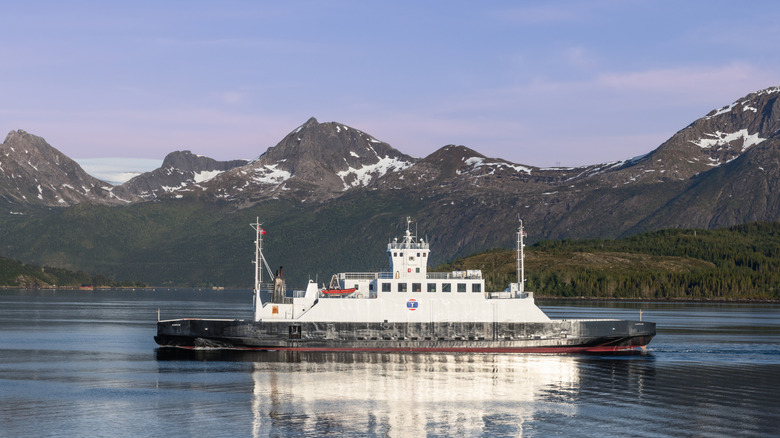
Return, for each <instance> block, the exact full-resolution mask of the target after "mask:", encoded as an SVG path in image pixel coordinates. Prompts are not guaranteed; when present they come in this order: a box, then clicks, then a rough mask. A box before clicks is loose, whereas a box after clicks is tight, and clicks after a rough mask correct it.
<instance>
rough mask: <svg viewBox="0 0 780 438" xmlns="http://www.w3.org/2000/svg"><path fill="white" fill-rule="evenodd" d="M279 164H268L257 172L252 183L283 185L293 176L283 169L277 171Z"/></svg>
mask: <svg viewBox="0 0 780 438" xmlns="http://www.w3.org/2000/svg"><path fill="white" fill-rule="evenodd" d="M277 166H279V164H278V163H277V164H266V165H265V166H262V167H260V168H258V169H256V170H255V172H254V176H253V177H252V181H254V182H256V183H259V184H281V183H283V182H285V181H287V180H288V179H290V178H291V177H292V174H291V173H290V172H288V171H286V170H283V169H277Z"/></svg>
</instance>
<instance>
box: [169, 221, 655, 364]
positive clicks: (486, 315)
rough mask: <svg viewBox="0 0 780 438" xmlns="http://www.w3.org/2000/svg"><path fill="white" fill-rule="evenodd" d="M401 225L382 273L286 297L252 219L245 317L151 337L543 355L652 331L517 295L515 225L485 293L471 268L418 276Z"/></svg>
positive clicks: (417, 249) (181, 325) (621, 342)
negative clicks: (496, 286) (506, 275)
mask: <svg viewBox="0 0 780 438" xmlns="http://www.w3.org/2000/svg"><path fill="white" fill-rule="evenodd" d="M411 224H412V221H411V220H410V219H409V218H407V221H406V231H405V235H404V236H403V237H402V239H401V240H400V241H399V240H398V239H393V240H392V241H391V242H389V243H388V244H387V250H386V251H387V258H388V264H389V269H388V270H386V271H381V272H343V273H338V274H335V275H334V276H333V278H332V279H331V281H330V283H329V285H327V286H326V287H322V288H320V287H318V285H317V284H316V283H315V282H313V281H310V282H309V283H308V285H307V287H306V289H305V290H301V291H292V292H291V293H289V294H288V293H287V291H286V287H285V283H284V280H283V276H282V272H281V268H280V270H279V271H277V273H276V274H273V273H272V272H271V269H270V267H269V265H268V263H267V262H266V260H265V257H264V255H263V251H262V244H263V235H264V234H265V230H264V229H263V228H262V227H261V224H260V222H259V220H258V221H257V222H256V223H254V224H252V227H253V229H254V230H255V233H256V236H257V238H256V241H255V287H254V306H255V312H254V321H243V320H193V319H186V320H171V321H160V322H158V336H157V337H156V338H155V339H156V340H157V342H158V344H159V345H160V346H161V347H166V346H179V347H187V348H195V347H217V348H253V349H266V350H275V349H282V350H328V351H335V350H360V351H507V352H515V351H517V352H520V351H542V352H544V351H617V350H625V349H632V348H636V347H644V346H645V345H647V343H648V342H649V341H650V339H652V337H653V336H654V335H655V324H654V323H649V322H641V321H640V322H636V321H619V320H557V321H554V320H550V318H548V317H547V315H545V314H544V312H542V310H541V309H540V308H539V307H537V306H536V304H535V303H534V297H533V293H532V292H526V291H525V287H524V283H525V278H524V275H525V273H524V265H523V248H524V242H523V238H524V237H525V232H524V230H523V225H522V221H521V222H520V226H519V228H518V231H517V282H516V283H512V284H510V286H509V287H508V288H507V289H506V290H504V291H499V292H492V291H487V290H486V288H485V280H484V278H483V277H482V272H481V271H480V270H466V271H451V272H428V258H429V255H430V247H429V243H428V242H426V241H425V240H423V239H420V238H418V237H417V235H416V233H414V234H413V233H412V230H411ZM264 270H265V271H267V273H268V275H269V278H270V279H271V280H272V281H271V282H269V283H264V282H263V271H264ZM264 297H265V300H264V299H263V298H264Z"/></svg>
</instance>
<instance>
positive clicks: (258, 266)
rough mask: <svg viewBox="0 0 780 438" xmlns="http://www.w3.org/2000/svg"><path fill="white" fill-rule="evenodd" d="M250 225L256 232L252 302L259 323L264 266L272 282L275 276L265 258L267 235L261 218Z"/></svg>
mask: <svg viewBox="0 0 780 438" xmlns="http://www.w3.org/2000/svg"><path fill="white" fill-rule="evenodd" d="M249 225H250V226H251V227H252V229H253V230H255V261H254V264H255V286H254V292H255V293H254V297H253V300H252V301H253V307H254V310H255V321H259V318H260V309H262V307H263V301H262V299H261V297H260V290H261V289H262V284H263V266H265V268H266V269H267V270H268V275H270V276H271V279H272V280H273V274H271V268H270V267H269V266H268V262H266V261H265V257H264V256H263V234H265V230H264V229H263V228H262V226H261V224H260V218H259V217H258V218H257V219H256V220H255V223H253V224H249Z"/></svg>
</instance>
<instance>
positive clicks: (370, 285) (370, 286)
mask: <svg viewBox="0 0 780 438" xmlns="http://www.w3.org/2000/svg"><path fill="white" fill-rule="evenodd" d="M368 290H370V291H371V290H374V283H371V284H369V285H368Z"/></svg>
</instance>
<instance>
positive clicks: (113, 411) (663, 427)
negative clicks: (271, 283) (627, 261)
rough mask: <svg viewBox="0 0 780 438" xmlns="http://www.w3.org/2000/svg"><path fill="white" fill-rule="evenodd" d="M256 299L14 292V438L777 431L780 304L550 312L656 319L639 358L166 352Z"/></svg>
mask: <svg viewBox="0 0 780 438" xmlns="http://www.w3.org/2000/svg"><path fill="white" fill-rule="evenodd" d="M249 304H251V294H250V292H248V291H226V292H211V291H209V292H197V291H157V292H147V291H144V292H116V291H105V292H104V291H100V292H97V291H96V292H80V291H12V290H5V291H3V290H0V436H3V437H16V436H36V437H37V436H47V437H48V436H63V437H73V436H150V437H151V436H154V437H168V436H210V437H219V436H231V437H245V436H398V437H401V436H403V437H407V436H426V435H428V436H542V437H546V436H556V435H557V436H566V437H569V436H588V437H592V436H621V437H623V436H641V437H652V436H778V434H780V306H778V305H725V304H658V303H641V304H640V303H631V304H626V303H555V302H542V303H541V304H542V307H543V308H544V310H545V311H546V312H547V313H548V314H549V315H550V316H552V317H558V318H562V317H603V316H609V317H618V318H632V319H636V318H638V317H639V309H640V308H641V309H642V310H643V318H644V319H646V320H649V321H655V322H657V323H658V335H657V336H656V338H655V339H654V340H653V342H652V343H651V344H650V348H649V351H648V353H647V354H644V355H630V356H619V357H609V356H584V355H575V356H558V355H479V354H475V355H450V354H286V355H285V354H282V353H274V352H268V353H248V354H246V353H245V354H230V355H226V354H223V353H215V352H210V353H205V352H201V353H193V354H178V353H177V354H168V353H166V352H164V351H158V350H157V349H156V345H155V344H154V341H153V339H152V336H153V335H154V333H155V321H156V319H157V309H158V308H159V309H161V312H162V317H163V318H173V317H184V316H199V317H226V316H238V317H250V312H249Z"/></svg>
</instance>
